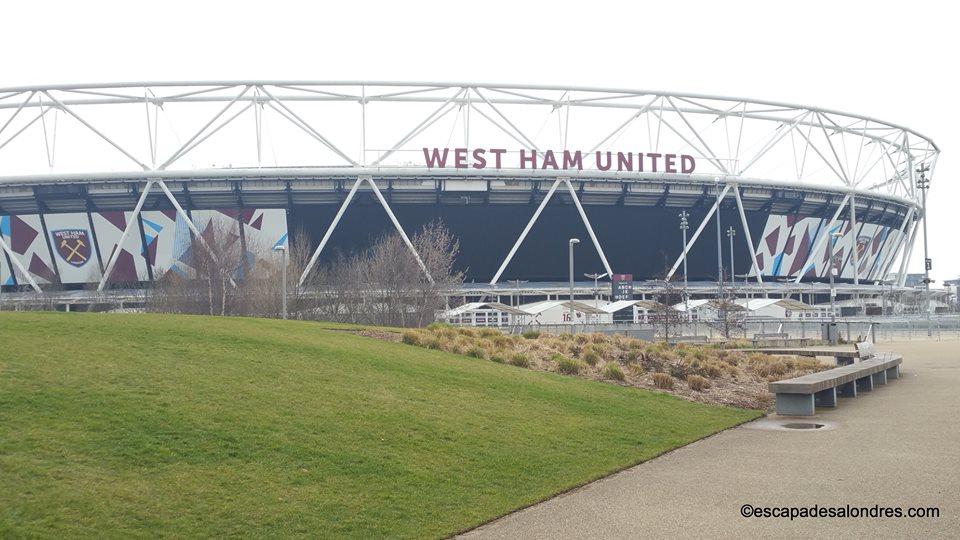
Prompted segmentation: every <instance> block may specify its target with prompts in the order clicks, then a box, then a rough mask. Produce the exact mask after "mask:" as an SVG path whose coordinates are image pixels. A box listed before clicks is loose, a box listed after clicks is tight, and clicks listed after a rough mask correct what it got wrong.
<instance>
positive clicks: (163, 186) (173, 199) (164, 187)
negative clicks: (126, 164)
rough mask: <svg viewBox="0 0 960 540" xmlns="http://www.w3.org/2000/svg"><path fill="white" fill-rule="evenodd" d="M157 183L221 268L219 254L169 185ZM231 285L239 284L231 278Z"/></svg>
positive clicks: (160, 181) (159, 181)
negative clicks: (171, 191)
mask: <svg viewBox="0 0 960 540" xmlns="http://www.w3.org/2000/svg"><path fill="white" fill-rule="evenodd" d="M156 182H157V185H159V186H160V189H161V190H163V194H164V195H166V196H167V199H168V200H169V201H170V204H172V205H173V208H174V209H176V211H177V214H178V215H179V216H180V217H181V218H183V220H184V221H186V222H187V227H189V228H190V231H191V232H192V233H193V234H194V236H196V237H197V240H198V241H199V242H200V245H201V246H203V248H204V249H206V250H207V253H208V254H210V258H212V259H213V261H214V262H215V263H217V265H218V266H219V264H220V260H219V258H218V257H217V254H216V253H214V251H213V248H211V247H210V245H209V244H207V241H206V240H205V239H204V238H203V235H202V234H200V230H199V229H197V226H196V225H195V224H194V223H193V220H192V219H190V216H189V215H187V212H186V211H185V210H184V209H183V207H182V206H180V203H179V202H178V201H177V198H176V197H174V196H173V193H170V189H169V188H167V184H165V183H164V182H163V180H157V181H156ZM230 285H232V286H233V287H236V286H237V282H235V281H234V280H233V278H232V277H231V278H230Z"/></svg>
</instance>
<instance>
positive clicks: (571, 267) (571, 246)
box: [570, 238, 580, 329]
mask: <svg viewBox="0 0 960 540" xmlns="http://www.w3.org/2000/svg"><path fill="white" fill-rule="evenodd" d="M579 243H580V240H578V239H576V238H571V239H570V328H571V329H572V328H573V322H574V321H573V246H574V245H575V244H579Z"/></svg>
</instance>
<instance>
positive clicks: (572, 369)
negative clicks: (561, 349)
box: [554, 355, 584, 375]
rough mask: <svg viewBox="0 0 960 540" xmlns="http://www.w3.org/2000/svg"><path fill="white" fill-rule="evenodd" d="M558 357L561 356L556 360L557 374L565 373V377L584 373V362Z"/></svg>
mask: <svg viewBox="0 0 960 540" xmlns="http://www.w3.org/2000/svg"><path fill="white" fill-rule="evenodd" d="M556 356H559V358H557V359H556V360H554V361H555V362H556V363H557V372H559V373H563V374H564V375H577V374H579V373H580V372H581V371H583V368H584V365H583V362H581V361H579V360H574V359H573V358H567V357H566V356H560V355H556Z"/></svg>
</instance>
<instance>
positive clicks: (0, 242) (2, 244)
mask: <svg viewBox="0 0 960 540" xmlns="http://www.w3.org/2000/svg"><path fill="white" fill-rule="evenodd" d="M4 252H5V253H7V254H8V255H10V262H12V263H13V265H14V266H16V267H17V270H20V273H21V274H23V277H25V278H27V281H28V282H30V286H31V287H33V290H34V291H36V292H38V293H39V292H43V291H41V290H40V286H39V285H37V282H36V281H35V280H34V279H33V276H31V275H30V272H27V269H26V268H24V267H23V263H21V262H20V259H18V258H17V255H16V253H14V252H13V251H12V250H11V249H10V246H8V245H7V243H6V241H4V239H3V235H0V254H2V253H4ZM0 285H2V284H0Z"/></svg>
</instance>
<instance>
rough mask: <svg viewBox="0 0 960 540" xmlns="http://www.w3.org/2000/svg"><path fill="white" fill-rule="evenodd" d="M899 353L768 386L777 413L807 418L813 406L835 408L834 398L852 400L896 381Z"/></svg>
mask: <svg viewBox="0 0 960 540" xmlns="http://www.w3.org/2000/svg"><path fill="white" fill-rule="evenodd" d="M901 363H903V357H902V356H900V355H899V354H892V353H883V354H875V355H874V356H873V358H870V359H868V360H861V361H860V362H857V363H854V364H849V365H845V366H840V367H835V368H833V369H828V370H827V371H820V372H818V373H810V374H809V375H804V376H802V377H796V378H793V379H787V380H784V381H776V382H772V383H770V384H769V386H768V388H769V389H770V392H772V393H774V394H776V396H777V414H782V415H787V416H810V415H812V414H814V412H815V411H816V408H817V407H836V406H837V396H846V397H856V396H857V393H858V392H870V391H872V390H873V388H874V386H877V385H881V384H887V381H888V380H889V379H899V378H900V364H901Z"/></svg>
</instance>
